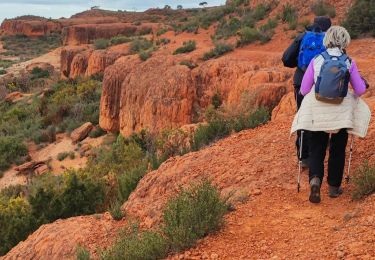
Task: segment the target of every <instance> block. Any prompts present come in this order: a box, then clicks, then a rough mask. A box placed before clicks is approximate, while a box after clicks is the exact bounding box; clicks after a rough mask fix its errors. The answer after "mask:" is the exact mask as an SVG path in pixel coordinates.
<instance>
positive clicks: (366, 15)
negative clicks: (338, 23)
mask: <svg viewBox="0 0 375 260" xmlns="http://www.w3.org/2000/svg"><path fill="white" fill-rule="evenodd" d="M374 13H375V5H374V2H373V0H357V1H356V2H355V3H354V5H352V7H351V8H350V9H349V12H348V14H347V17H346V19H345V21H344V23H343V26H344V27H345V28H346V29H348V31H349V33H350V35H351V36H352V38H357V37H359V36H361V35H372V36H374V37H375V15H374Z"/></svg>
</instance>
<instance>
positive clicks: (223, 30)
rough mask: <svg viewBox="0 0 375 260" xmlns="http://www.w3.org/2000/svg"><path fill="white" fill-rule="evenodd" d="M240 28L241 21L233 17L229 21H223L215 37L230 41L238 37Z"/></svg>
mask: <svg viewBox="0 0 375 260" xmlns="http://www.w3.org/2000/svg"><path fill="white" fill-rule="evenodd" d="M240 28H241V21H240V20H239V19H238V18H236V17H232V18H231V19H230V20H229V21H226V20H225V19H223V20H222V22H220V23H219V25H218V28H217V29H216V33H215V37H216V39H228V38H229V37H231V36H234V35H236V34H237V32H238V30H239V29H240Z"/></svg>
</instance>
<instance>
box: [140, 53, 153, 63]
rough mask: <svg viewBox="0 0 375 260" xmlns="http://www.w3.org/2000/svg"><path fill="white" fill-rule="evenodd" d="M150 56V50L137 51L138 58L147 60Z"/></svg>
mask: <svg viewBox="0 0 375 260" xmlns="http://www.w3.org/2000/svg"><path fill="white" fill-rule="evenodd" d="M151 56H152V51H141V52H140V53H139V58H140V59H141V60H142V61H146V60H148V59H149V58H151Z"/></svg>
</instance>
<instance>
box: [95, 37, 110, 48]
mask: <svg viewBox="0 0 375 260" xmlns="http://www.w3.org/2000/svg"><path fill="white" fill-rule="evenodd" d="M109 43H110V41H109V40H108V39H96V40H95V41H94V47H95V49H96V50H103V49H107V48H108V47H109Z"/></svg>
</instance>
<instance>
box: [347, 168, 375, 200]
mask: <svg viewBox="0 0 375 260" xmlns="http://www.w3.org/2000/svg"><path fill="white" fill-rule="evenodd" d="M353 184H354V190H353V193H352V197H353V199H356V200H357V199H361V198H363V197H365V196H368V195H370V194H372V193H374V192H375V166H374V165H370V164H369V163H368V162H365V163H364V164H363V165H362V166H360V167H359V168H358V170H357V171H356V172H355V174H354V176H353Z"/></svg>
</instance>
